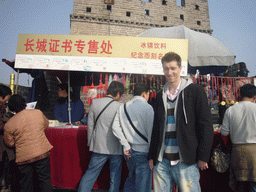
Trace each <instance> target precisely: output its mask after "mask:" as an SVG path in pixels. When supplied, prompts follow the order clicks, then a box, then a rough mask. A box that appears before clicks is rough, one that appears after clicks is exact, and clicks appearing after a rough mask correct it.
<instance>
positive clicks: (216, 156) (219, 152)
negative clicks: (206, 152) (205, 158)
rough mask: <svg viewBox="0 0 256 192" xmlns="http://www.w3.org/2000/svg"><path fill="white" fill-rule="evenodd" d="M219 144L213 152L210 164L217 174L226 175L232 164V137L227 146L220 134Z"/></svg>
mask: <svg viewBox="0 0 256 192" xmlns="http://www.w3.org/2000/svg"><path fill="white" fill-rule="evenodd" d="M217 142H218V143H217V145H216V147H214V148H213V150H212V154H211V159H210V164H211V166H212V167H213V169H214V170H216V171H217V172H219V173H224V172H226V171H227V170H228V169H229V167H230V162H231V141H230V137H229V136H228V137H227V144H226V145H225V143H224V141H223V139H222V137H221V134H218V136H217Z"/></svg>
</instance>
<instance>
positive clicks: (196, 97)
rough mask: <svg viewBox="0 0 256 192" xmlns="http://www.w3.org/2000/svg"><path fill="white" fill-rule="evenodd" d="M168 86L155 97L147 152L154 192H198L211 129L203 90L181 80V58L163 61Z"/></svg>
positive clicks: (169, 57) (171, 55)
mask: <svg viewBox="0 0 256 192" xmlns="http://www.w3.org/2000/svg"><path fill="white" fill-rule="evenodd" d="M161 61H162V65H163V71H164V75H165V77H166V80H167V83H166V85H165V86H164V88H163V90H162V91H160V92H159V93H158V94H157V97H156V103H155V105H154V106H155V109H154V110H155V117H154V126H153V131H152V138H151V144H150V149H149V155H148V159H149V165H150V168H151V169H154V172H153V173H154V191H157V192H160V191H161V192H166V191H170V190H171V188H172V187H173V185H174V183H176V184H177V185H178V188H179V189H180V190H181V191H182V192H183V191H186V192H190V191H191V192H192V191H197V192H199V191H201V188H200V184H199V178H200V173H199V169H201V170H205V169H207V168H208V163H207V162H208V161H209V158H210V151H211V147H212V142H213V126H212V118H211V112H210V108H209V106H208V101H207V96H206V93H205V91H204V89H203V87H202V86H200V85H197V84H193V83H192V82H191V81H190V80H185V79H183V78H181V77H180V72H181V57H180V56H179V55H178V54H176V53H173V52H171V53H167V54H165V56H164V57H163V58H162V60H161Z"/></svg>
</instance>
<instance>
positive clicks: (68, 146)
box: [46, 126, 229, 192]
mask: <svg viewBox="0 0 256 192" xmlns="http://www.w3.org/2000/svg"><path fill="white" fill-rule="evenodd" d="M218 134H220V133H219V132H218V131H217V132H215V134H214V143H213V146H214V145H216V140H217V139H216V138H217V135H218ZM46 136H47V138H48V139H49V141H50V143H51V144H52V145H53V149H52V150H51V154H50V165H51V174H52V175H51V178H52V186H54V187H60V188H66V189H68V188H69V189H75V188H78V186H79V182H80V179H81V178H82V176H83V174H84V173H85V171H86V169H87V168H88V165H89V162H90V158H91V154H92V152H89V148H88V146H87V127H86V126H82V127H79V128H77V127H76V128H52V127H49V128H48V129H47V130H46ZM127 175H128V169H127V166H126V163H125V161H124V163H123V169H122V181H121V188H123V185H124V182H125V179H126V177H127ZM200 176H201V178H200V184H201V188H202V191H203V192H208V191H209V192H210V191H211V192H213V191H216V192H217V191H223V190H224V189H225V190H224V191H226V192H227V191H229V188H228V182H229V172H226V173H218V172H216V171H215V170H213V169H212V168H211V167H210V168H209V169H208V170H205V171H200ZM109 182H110V177H109V164H108V163H107V164H105V166H104V167H103V169H102V171H101V173H100V175H99V177H98V179H97V180H96V182H95V184H94V186H93V189H108V188H109ZM222 189H223V190H222Z"/></svg>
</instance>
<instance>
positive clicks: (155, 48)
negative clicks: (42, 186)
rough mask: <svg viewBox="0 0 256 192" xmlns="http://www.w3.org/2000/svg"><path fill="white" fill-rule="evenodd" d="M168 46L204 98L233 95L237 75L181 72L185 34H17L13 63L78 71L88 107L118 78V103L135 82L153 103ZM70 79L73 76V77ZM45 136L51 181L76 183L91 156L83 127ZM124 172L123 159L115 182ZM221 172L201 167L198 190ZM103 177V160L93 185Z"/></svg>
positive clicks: (104, 183) (101, 184)
mask: <svg viewBox="0 0 256 192" xmlns="http://www.w3.org/2000/svg"><path fill="white" fill-rule="evenodd" d="M170 51H174V52H176V53H178V54H179V55H180V56H181V58H182V61H183V62H182V72H181V75H182V76H185V77H186V78H191V80H192V81H193V82H194V83H198V84H200V85H202V86H204V87H205V90H206V93H207V94H208V98H209V103H213V104H214V103H215V104H216V103H217V104H218V103H221V101H225V102H226V103H229V102H231V101H232V100H233V101H234V102H236V101H237V100H238V98H239V94H238V92H237V89H234V90H233V88H234V87H235V85H237V84H239V83H241V79H240V80H237V81H236V80H233V79H227V78H222V77H215V76H209V75H199V74H196V75H191V76H189V75H188V74H187V65H188V41H187V39H162V38H147V37H119V36H118V37H115V36H83V35H36V34H34V35H33V34H22V35H20V36H19V41H18V48H17V54H16V58H15V68H21V69H43V70H51V71H55V73H58V71H67V72H68V74H69V73H70V72H76V71H79V72H84V76H83V79H81V77H78V76H77V81H84V85H85V86H83V87H82V91H81V92H82V93H81V95H82V96H83V97H85V99H84V100H83V101H84V104H85V107H86V109H87V110H86V111H87V112H88V109H89V107H90V105H91V103H92V100H93V99H95V98H101V97H104V96H105V95H106V91H107V88H108V85H109V84H110V83H111V82H112V81H120V82H122V83H123V85H124V87H125V93H124V94H123V96H122V99H121V100H122V102H126V101H128V100H130V99H131V97H132V93H133V88H134V84H135V83H139V82H143V83H146V84H149V86H150V99H149V102H153V100H154V99H155V97H156V93H157V92H158V91H159V90H161V89H162V87H163V85H164V84H165V78H164V76H163V70H162V64H161V61H160V59H161V58H162V56H163V55H164V54H165V53H167V52H170ZM73 80H74V81H76V80H75V78H74V79H73ZM248 81H249V80H248ZM68 82H70V78H69V80H68ZM244 82H247V80H246V79H245V80H242V84H243V83H244ZM230 86H231V87H232V89H230ZM239 86H240V84H239ZM237 87H238V86H237ZM224 90H227V91H230V90H232V93H229V92H227V93H226V92H225V91H224ZM224 93H225V94H224ZM218 134H219V132H215V136H217V135H218ZM46 136H47V138H48V139H49V141H50V142H51V144H52V145H53V146H54V147H53V149H52V150H51V157H50V165H51V173H52V185H53V186H54V187H60V188H70V189H74V188H77V187H78V186H79V182H80V179H81V177H82V176H83V174H84V173H85V171H86V169H87V167H88V164H89V161H90V157H91V152H89V149H88V147H87V127H86V126H78V125H72V124H68V125H67V124H57V125H56V126H54V125H52V126H51V127H49V128H48V130H46ZM215 140H216V139H215ZM124 162H125V161H124ZM127 174H128V169H127V167H126V164H125V163H124V164H123V170H122V183H121V187H123V184H124V181H125V178H126V177H127ZM225 174H226V175H223V174H222V175H219V174H218V173H215V172H213V170H211V169H209V170H207V171H202V172H201V180H200V183H201V186H202V191H207V190H208V191H213V189H214V188H216V186H214V184H213V183H214V182H216V181H217V180H216V179H217V178H222V180H224V181H225V186H227V183H228V178H229V177H228V175H227V173H225ZM223 178H224V179H223ZM109 181H110V178H109V168H108V165H107V164H106V165H105V166H104V168H103V170H102V172H101V174H100V176H99V177H98V179H97V181H96V182H95V184H94V187H93V188H94V189H107V188H108V187H109Z"/></svg>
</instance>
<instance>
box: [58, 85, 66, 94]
mask: <svg viewBox="0 0 256 192" xmlns="http://www.w3.org/2000/svg"><path fill="white" fill-rule="evenodd" d="M57 87H58V88H60V89H61V90H62V91H63V90H65V91H66V92H67V93H68V84H67V83H60V84H59V85H57Z"/></svg>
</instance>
